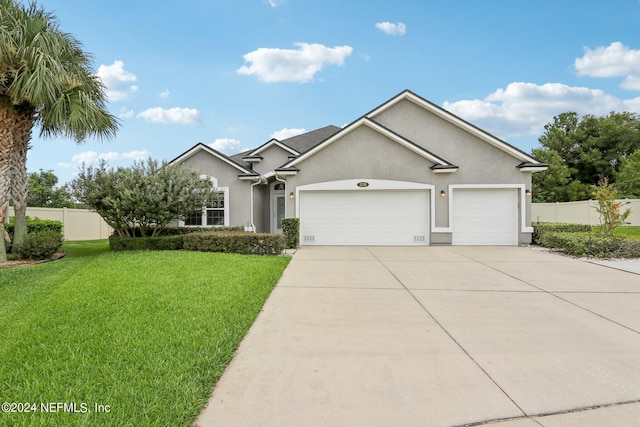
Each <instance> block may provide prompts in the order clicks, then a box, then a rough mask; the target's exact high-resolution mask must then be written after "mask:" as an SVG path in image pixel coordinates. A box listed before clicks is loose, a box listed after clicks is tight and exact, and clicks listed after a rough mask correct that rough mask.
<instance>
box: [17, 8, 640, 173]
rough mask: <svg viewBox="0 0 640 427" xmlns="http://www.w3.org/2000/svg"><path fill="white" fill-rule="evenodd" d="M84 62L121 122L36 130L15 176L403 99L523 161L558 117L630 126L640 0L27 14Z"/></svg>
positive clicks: (352, 113) (248, 143)
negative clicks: (90, 130) (79, 133)
mask: <svg viewBox="0 0 640 427" xmlns="http://www.w3.org/2000/svg"><path fill="white" fill-rule="evenodd" d="M39 3H40V4H41V5H42V6H43V7H44V8H45V9H46V10H48V11H50V12H53V13H54V14H55V15H56V16H57V17H58V19H59V21H60V27H61V29H62V30H63V31H66V32H70V33H72V34H74V35H75V36H76V37H77V38H78V39H80V40H81V41H82V43H83V46H84V48H85V50H86V51H88V52H91V53H92V54H93V56H94V59H95V70H96V73H97V74H98V75H99V76H100V77H101V78H102V79H103V81H104V82H105V84H106V85H107V88H108V95H109V99H110V101H109V109H110V110H111V112H112V113H113V114H115V115H117V116H118V117H119V118H120V120H121V127H120V130H119V132H118V135H117V137H116V138H115V139H113V140H111V141H108V142H99V141H95V140H90V141H87V142H85V143H83V144H80V145H77V144H75V142H74V141H72V140H64V139H40V138H39V137H38V130H37V129H36V130H35V132H34V138H33V141H32V146H33V148H32V149H31V151H30V153H29V158H28V169H29V171H37V170H38V169H45V170H46V169H53V170H54V171H55V173H56V175H58V177H59V178H60V181H61V182H62V183H64V182H67V181H70V180H71V179H73V177H74V175H75V174H76V173H77V171H78V166H79V165H80V164H81V163H82V162H83V161H84V162H86V163H91V162H94V163H95V162H97V160H98V159H100V158H105V159H107V160H109V163H110V164H111V165H113V166H121V165H122V166H128V165H130V164H131V163H132V162H133V161H134V160H135V159H140V158H146V157H148V156H151V157H152V158H155V159H159V160H162V159H166V160H171V159H173V158H175V157H177V156H178V155H180V154H181V153H183V152H184V151H186V150H188V149H189V148H190V147H192V146H193V145H195V144H197V143H198V142H202V143H205V144H212V146H213V147H214V148H217V149H218V150H220V151H222V152H225V153H227V154H234V153H237V152H240V151H243V150H246V149H249V148H253V147H257V146H259V145H261V144H262V143H264V142H266V141H267V140H269V139H270V138H271V137H276V138H279V139H284V138H286V137H287V136H293V135H295V134H296V133H301V132H304V131H310V130H314V129H317V128H320V127H323V126H326V125H330V124H331V125H336V126H343V125H345V124H347V123H350V122H352V121H353V120H355V119H357V118H359V117H360V116H362V115H363V114H365V113H367V112H368V111H370V110H372V109H373V108H375V107H377V106H378V105H380V104H381V103H383V102H385V101H386V100H388V99H389V98H391V97H393V96H394V95H396V94H398V93H399V92H401V91H402V90H404V89H410V90H412V91H413V92H415V93H417V94H418V95H421V96H422V97H424V98H426V99H428V100H430V101H431V102H434V103H435V104H437V105H440V106H442V107H444V108H446V109H448V110H449V111H451V112H453V113H455V114H457V115H459V116H461V117H462V118H464V119H466V120H468V121H470V122H472V123H473V124H475V125H477V126H479V127H481V128H483V129H485V130H487V131H489V132H491V133H493V134H494V135H496V136H498V137H500V138H503V139H505V140H506V141H508V142H509V143H511V144H513V145H515V146H517V147H518V148H520V149H522V150H524V151H527V152H530V151H531V149H532V148H535V147H537V146H538V142H537V139H538V137H539V136H540V135H541V134H542V133H543V131H544V125H545V124H546V123H548V122H550V121H551V120H552V119H553V116H554V115H556V114H559V113H561V112H565V111H577V112H578V113H580V114H595V115H605V114H608V113H609V112H610V111H632V112H636V113H640V1H639V0H611V1H608V2H603V1H589V0H585V1H583V2H580V3H579V4H576V3H575V2H566V1H558V0H538V1H535V2H517V1H513V0H492V1H485V2H480V1H477V0H458V1H449V0H438V1H431V0H395V1H380V0H369V1H367V2H355V1H353V2H350V1H344V0H324V1H315V0H233V1H231V0H225V1H222V0H179V1H178V0H166V1H163V2H158V1H147V0H128V1H123V0H110V1H87V0H41V1H40V2H39Z"/></svg>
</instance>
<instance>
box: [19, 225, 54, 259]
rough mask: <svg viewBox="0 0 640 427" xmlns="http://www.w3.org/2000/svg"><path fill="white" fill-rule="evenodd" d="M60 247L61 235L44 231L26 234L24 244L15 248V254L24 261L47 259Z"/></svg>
mask: <svg viewBox="0 0 640 427" xmlns="http://www.w3.org/2000/svg"><path fill="white" fill-rule="evenodd" d="M61 247H62V234H60V232H57V231H51V230H44V231H38V232H34V233H29V234H27V237H26V238H25V240H24V242H23V243H22V244H20V245H19V246H16V248H15V249H16V253H17V254H18V255H20V257H21V258H24V259H37V260H39V259H49V258H51V257H52V256H53V254H55V253H56V252H57V251H58V250H59V249H60V248H61Z"/></svg>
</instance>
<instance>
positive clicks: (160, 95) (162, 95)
mask: <svg viewBox="0 0 640 427" xmlns="http://www.w3.org/2000/svg"><path fill="white" fill-rule="evenodd" d="M169 95H171V92H169V89H165V90H163V91H162V92H160V93H159V94H158V96H159V97H160V98H168V97H169Z"/></svg>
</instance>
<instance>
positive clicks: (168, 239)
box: [109, 235, 183, 252]
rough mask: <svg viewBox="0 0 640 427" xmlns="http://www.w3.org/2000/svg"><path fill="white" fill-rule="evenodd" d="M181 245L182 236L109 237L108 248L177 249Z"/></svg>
mask: <svg viewBox="0 0 640 427" xmlns="http://www.w3.org/2000/svg"><path fill="white" fill-rule="evenodd" d="M182 247H183V236H182V235H175V236H157V237H120V236H110V237H109V248H110V249H111V250H112V251H114V252H117V251H177V250H180V249H182Z"/></svg>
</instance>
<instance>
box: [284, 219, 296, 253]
mask: <svg viewBox="0 0 640 427" xmlns="http://www.w3.org/2000/svg"><path fill="white" fill-rule="evenodd" d="M282 234H284V246H285V248H289V249H295V248H297V247H298V244H300V218H284V219H283V220H282Z"/></svg>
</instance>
